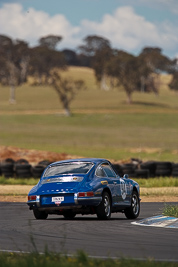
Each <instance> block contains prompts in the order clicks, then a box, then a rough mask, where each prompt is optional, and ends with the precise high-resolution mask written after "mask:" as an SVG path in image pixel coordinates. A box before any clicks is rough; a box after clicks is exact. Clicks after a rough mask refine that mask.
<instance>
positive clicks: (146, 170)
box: [135, 161, 156, 179]
mask: <svg viewBox="0 0 178 267" xmlns="http://www.w3.org/2000/svg"><path fill="white" fill-rule="evenodd" d="M155 172H156V162H155V161H147V162H143V163H141V164H140V166H139V169H137V170H136V171H135V173H136V177H137V178H146V179H148V178H149V177H155Z"/></svg>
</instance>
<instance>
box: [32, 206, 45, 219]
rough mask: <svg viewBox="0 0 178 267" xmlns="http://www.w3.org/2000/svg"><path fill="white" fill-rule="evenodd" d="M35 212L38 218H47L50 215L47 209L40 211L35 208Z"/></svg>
mask: <svg viewBox="0 0 178 267" xmlns="http://www.w3.org/2000/svg"><path fill="white" fill-rule="evenodd" d="M33 214H34V216H35V218H36V219H37V220H45V219H47V217H48V213H46V212H45V211H40V210H38V209H34V210H33Z"/></svg>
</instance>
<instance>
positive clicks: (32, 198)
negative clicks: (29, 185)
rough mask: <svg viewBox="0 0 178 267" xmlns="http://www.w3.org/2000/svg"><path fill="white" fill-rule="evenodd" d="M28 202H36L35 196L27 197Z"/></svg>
mask: <svg viewBox="0 0 178 267" xmlns="http://www.w3.org/2000/svg"><path fill="white" fill-rule="evenodd" d="M28 200H33V201H34V200H36V196H28Z"/></svg>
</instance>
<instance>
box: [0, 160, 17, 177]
mask: <svg viewBox="0 0 178 267" xmlns="http://www.w3.org/2000/svg"><path fill="white" fill-rule="evenodd" d="M14 163H15V161H14V160H13V159H11V158H7V159H5V160H4V161H3V162H2V163H1V165H0V169H1V175H3V176H4V177H6V178H10V177H14Z"/></svg>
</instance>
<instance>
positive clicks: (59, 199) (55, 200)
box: [52, 197, 64, 202]
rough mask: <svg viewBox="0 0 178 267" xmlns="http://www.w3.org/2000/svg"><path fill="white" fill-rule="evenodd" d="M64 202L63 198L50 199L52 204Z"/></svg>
mask: <svg viewBox="0 0 178 267" xmlns="http://www.w3.org/2000/svg"><path fill="white" fill-rule="evenodd" d="M62 201H64V197H52V202H62Z"/></svg>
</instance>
